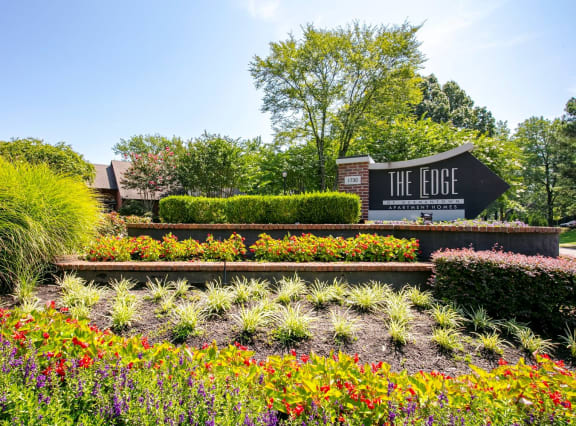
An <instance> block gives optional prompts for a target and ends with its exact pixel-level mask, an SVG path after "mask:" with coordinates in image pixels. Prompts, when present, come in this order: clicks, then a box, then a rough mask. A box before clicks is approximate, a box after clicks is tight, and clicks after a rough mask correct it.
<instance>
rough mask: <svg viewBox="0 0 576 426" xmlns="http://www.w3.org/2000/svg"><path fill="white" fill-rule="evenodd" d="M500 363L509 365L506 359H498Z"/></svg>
mask: <svg viewBox="0 0 576 426" xmlns="http://www.w3.org/2000/svg"><path fill="white" fill-rule="evenodd" d="M498 365H508V362H507V361H506V360H505V359H503V358H500V359H499V360H498Z"/></svg>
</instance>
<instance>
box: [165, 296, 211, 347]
mask: <svg viewBox="0 0 576 426" xmlns="http://www.w3.org/2000/svg"><path fill="white" fill-rule="evenodd" d="M171 320H172V322H173V324H174V329H173V333H174V339H175V340H177V341H182V340H185V339H187V338H188V337H189V336H198V335H199V334H201V332H202V328H201V327H202V323H203V321H204V320H205V314H204V312H203V308H202V306H201V305H200V304H198V303H190V302H187V303H181V304H179V305H177V306H176V307H175V308H174V309H173V310H172V312H171Z"/></svg>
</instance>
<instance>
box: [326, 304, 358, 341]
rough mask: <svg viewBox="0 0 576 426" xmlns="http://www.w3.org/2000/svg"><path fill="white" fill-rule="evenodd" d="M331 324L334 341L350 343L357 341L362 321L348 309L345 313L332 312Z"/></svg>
mask: <svg viewBox="0 0 576 426" xmlns="http://www.w3.org/2000/svg"><path fill="white" fill-rule="evenodd" d="M330 322H331V323H332V328H333V330H334V335H333V337H334V340H335V341H336V342H337V343H344V342H349V341H351V340H354V339H356V333H357V332H358V329H359V328H360V320H359V319H358V318H356V317H354V316H353V315H351V313H350V311H349V310H348V309H346V310H345V311H344V312H338V311H335V310H332V311H330Z"/></svg>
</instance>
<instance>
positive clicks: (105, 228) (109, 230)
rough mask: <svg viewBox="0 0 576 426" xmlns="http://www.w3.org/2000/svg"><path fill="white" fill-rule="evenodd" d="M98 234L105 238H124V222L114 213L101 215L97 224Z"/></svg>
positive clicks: (126, 233) (125, 231)
mask: <svg viewBox="0 0 576 426" xmlns="http://www.w3.org/2000/svg"><path fill="white" fill-rule="evenodd" d="M98 234H99V235H101V236H105V237H108V236H119V237H125V236H126V235H128V231H127V229H126V220H125V219H124V218H123V217H122V216H120V215H119V214H118V213H116V212H110V213H102V215H101V216H100V222H98Z"/></svg>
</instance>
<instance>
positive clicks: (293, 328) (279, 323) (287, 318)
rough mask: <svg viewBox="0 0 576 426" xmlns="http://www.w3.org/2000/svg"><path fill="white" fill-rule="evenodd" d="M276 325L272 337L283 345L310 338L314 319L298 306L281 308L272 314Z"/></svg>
mask: <svg viewBox="0 0 576 426" xmlns="http://www.w3.org/2000/svg"><path fill="white" fill-rule="evenodd" d="M273 321H274V324H275V325H276V328H275V329H274V336H275V337H276V339H277V340H278V341H280V342H281V343H283V344H284V345H289V344H291V343H293V342H295V341H298V340H303V339H308V338H310V337H312V325H313V323H314V322H315V321H316V318H315V317H314V316H313V315H312V314H311V313H309V312H306V311H305V310H304V308H303V307H302V306H301V305H300V304H295V305H288V306H281V307H280V309H279V310H278V311H277V312H275V313H274V315H273Z"/></svg>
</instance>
